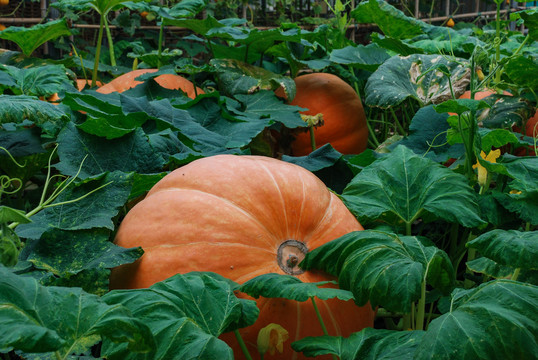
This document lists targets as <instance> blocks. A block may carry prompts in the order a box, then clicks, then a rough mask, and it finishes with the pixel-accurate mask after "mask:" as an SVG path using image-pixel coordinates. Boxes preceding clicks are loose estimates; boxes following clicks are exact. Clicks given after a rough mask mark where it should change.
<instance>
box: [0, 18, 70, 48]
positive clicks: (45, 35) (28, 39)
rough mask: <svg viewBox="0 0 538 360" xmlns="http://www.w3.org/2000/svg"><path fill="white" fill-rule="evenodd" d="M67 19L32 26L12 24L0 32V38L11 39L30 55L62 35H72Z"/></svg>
mask: <svg viewBox="0 0 538 360" xmlns="http://www.w3.org/2000/svg"><path fill="white" fill-rule="evenodd" d="M70 34H71V31H70V30H69V27H68V26H67V19H58V20H53V21H49V22H47V23H44V24H38V25H34V26H32V27H29V28H26V27H18V26H10V27H8V28H7V29H5V30H4V31H2V32H0V39H5V40H11V41H13V42H15V43H16V44H17V45H19V47H20V48H21V50H22V52H23V54H24V55H26V56H30V55H31V54H32V53H33V52H34V50H35V49H37V48H38V47H40V46H41V45H43V44H44V43H46V42H47V41H50V40H54V39H56V38H58V37H60V36H66V35H70Z"/></svg>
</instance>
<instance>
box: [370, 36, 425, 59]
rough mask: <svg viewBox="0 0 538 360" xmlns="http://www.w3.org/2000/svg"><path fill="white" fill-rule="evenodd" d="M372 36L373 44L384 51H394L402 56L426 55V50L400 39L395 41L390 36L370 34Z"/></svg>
mask: <svg viewBox="0 0 538 360" xmlns="http://www.w3.org/2000/svg"><path fill="white" fill-rule="evenodd" d="M370 36H371V37H372V42H373V43H374V44H377V45H379V46H380V47H382V48H384V49H387V50H390V51H393V52H395V53H396V54H398V55H401V56H408V55H413V54H423V53H424V50H422V49H421V48H418V47H415V46H413V45H412V44H409V43H407V42H405V41H403V40H400V39H395V38H392V37H390V36H383V35H380V34H378V33H376V32H374V33H372V34H370Z"/></svg>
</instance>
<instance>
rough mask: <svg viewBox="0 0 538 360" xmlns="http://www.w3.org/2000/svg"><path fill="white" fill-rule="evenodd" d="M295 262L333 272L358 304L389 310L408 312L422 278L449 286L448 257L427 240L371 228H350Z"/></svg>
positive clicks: (442, 287)
mask: <svg viewBox="0 0 538 360" xmlns="http://www.w3.org/2000/svg"><path fill="white" fill-rule="evenodd" d="M300 266H301V267H303V268H305V269H312V268H315V269H320V270H323V271H325V272H328V273H330V274H333V275H337V276H338V283H339V286H340V287H341V288H342V289H346V290H350V291H351V292H352V293H353V295H354V296H355V302H356V303H357V304H358V305H359V306H362V305H364V304H366V303H367V302H370V304H371V305H372V307H375V306H378V305H380V306H383V307H384V308H386V309H387V310H389V311H400V312H409V311H410V310H411V303H412V302H413V301H416V300H418V299H419V298H420V296H421V286H422V284H423V282H424V281H425V282H426V283H427V284H429V285H431V286H432V287H434V288H435V289H439V290H441V291H443V292H447V291H450V290H451V289H452V287H453V285H454V269H453V268H452V263H451V262H450V259H449V258H448V256H447V255H446V253H444V252H443V251H441V250H439V249H438V248H437V247H435V246H434V245H433V243H431V242H430V241H429V240H427V239H425V238H418V237H412V236H401V237H398V236H397V235H394V234H389V233H385V232H381V231H374V230H365V231H356V232H352V233H349V234H347V235H344V236H342V237H340V238H338V239H336V240H333V241H331V242H329V243H327V244H325V245H322V246H320V247H318V248H316V249H314V250H312V251H310V252H309V253H308V254H307V255H306V257H305V259H304V260H303V262H301V265H300Z"/></svg>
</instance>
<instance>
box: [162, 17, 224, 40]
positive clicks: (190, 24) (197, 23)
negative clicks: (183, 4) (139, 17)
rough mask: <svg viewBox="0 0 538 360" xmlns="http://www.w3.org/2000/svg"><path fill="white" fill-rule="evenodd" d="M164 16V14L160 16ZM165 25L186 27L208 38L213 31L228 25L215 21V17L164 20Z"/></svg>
mask: <svg viewBox="0 0 538 360" xmlns="http://www.w3.org/2000/svg"><path fill="white" fill-rule="evenodd" d="M160 15H162V14H160ZM163 23H164V25H173V26H179V27H185V28H187V29H190V30H192V31H193V32H194V33H196V34H198V35H201V36H203V37H206V36H207V35H208V33H209V31H210V30H211V29H215V28H219V27H225V26H226V25H225V24H223V23H222V22H220V21H219V20H217V19H215V18H214V17H213V16H211V15H208V16H207V17H206V18H204V19H202V20H200V19H169V18H164V19H163Z"/></svg>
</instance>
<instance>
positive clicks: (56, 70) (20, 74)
mask: <svg viewBox="0 0 538 360" xmlns="http://www.w3.org/2000/svg"><path fill="white" fill-rule="evenodd" d="M0 73H5V74H9V76H10V77H11V79H12V81H13V83H12V85H10V83H9V82H8V83H7V84H6V83H4V82H3V81H2V80H1V78H0V85H7V87H8V88H10V90H11V91H12V92H13V93H14V94H22V95H35V96H49V95H52V94H54V93H57V92H59V91H61V90H63V89H64V88H65V87H66V86H69V85H70V86H71V87H72V88H73V90H75V88H74V87H73V85H72V84H71V81H70V80H69V78H68V76H67V73H66V71H65V69H64V67H63V66H58V65H44V66H33V67H29V68H21V69H20V68H17V67H14V66H9V65H0Z"/></svg>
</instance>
